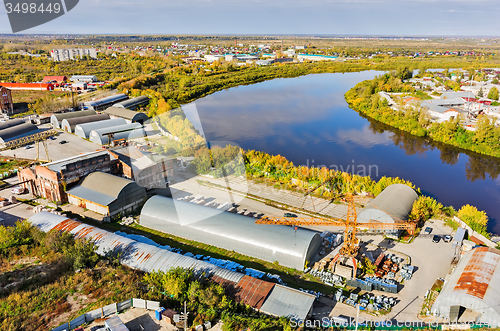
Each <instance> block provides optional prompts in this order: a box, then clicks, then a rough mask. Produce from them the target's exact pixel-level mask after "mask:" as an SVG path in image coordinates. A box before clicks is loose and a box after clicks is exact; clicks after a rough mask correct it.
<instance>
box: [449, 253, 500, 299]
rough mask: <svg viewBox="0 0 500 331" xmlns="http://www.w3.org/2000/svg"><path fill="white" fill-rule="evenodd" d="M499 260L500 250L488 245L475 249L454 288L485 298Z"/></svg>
mask: <svg viewBox="0 0 500 331" xmlns="http://www.w3.org/2000/svg"><path fill="white" fill-rule="evenodd" d="M499 261H500V251H498V250H496V249H492V248H488V247H478V248H476V249H474V251H473V254H472V257H471V258H470V260H469V262H468V263H467V265H466V266H465V269H464V271H463V272H462V275H461V276H460V278H459V279H458V282H457V285H455V288H454V289H453V290H454V291H462V292H465V293H467V294H468V295H472V296H475V297H477V298H479V299H483V298H484V295H485V294H486V290H487V289H488V286H489V285H490V282H491V278H492V277H493V273H494V272H495V270H496V268H497V265H498V262H499Z"/></svg>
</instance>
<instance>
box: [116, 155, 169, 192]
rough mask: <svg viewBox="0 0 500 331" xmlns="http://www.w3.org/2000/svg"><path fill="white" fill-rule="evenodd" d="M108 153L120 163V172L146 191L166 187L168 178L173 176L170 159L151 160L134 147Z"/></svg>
mask: <svg viewBox="0 0 500 331" xmlns="http://www.w3.org/2000/svg"><path fill="white" fill-rule="evenodd" d="M109 152H110V153H111V154H112V155H113V156H114V157H116V158H117V159H118V160H119V161H120V167H121V169H120V172H121V173H122V174H123V175H124V176H125V177H127V178H129V179H131V180H133V181H135V182H136V183H137V184H139V185H140V186H142V187H144V188H146V189H150V188H164V187H167V180H168V178H169V177H170V178H173V176H174V162H173V160H172V159H171V158H168V157H161V158H160V159H159V160H153V159H152V158H150V157H149V156H146V155H144V154H143V153H142V152H141V151H140V150H139V149H138V148H137V147H135V146H127V147H120V148H115V149H113V150H109Z"/></svg>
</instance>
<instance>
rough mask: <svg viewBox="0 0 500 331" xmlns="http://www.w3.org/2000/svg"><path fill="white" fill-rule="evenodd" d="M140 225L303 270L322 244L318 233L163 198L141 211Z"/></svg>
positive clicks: (153, 201) (160, 197)
mask: <svg viewBox="0 0 500 331" xmlns="http://www.w3.org/2000/svg"><path fill="white" fill-rule="evenodd" d="M140 222H141V224H142V225H143V226H147V227H150V228H153V229H155V230H159V231H162V232H166V233H170V234H173V235H176V236H179V237H182V238H187V239H190V240H195V241H198V242H202V243H205V244H208V245H212V246H216V247H221V248H224V249H227V250H230V251H236V252H238V253H240V254H244V255H247V256H252V257H256V258H259V259H262V260H264V261H269V262H275V261H278V263H279V264H280V265H282V266H286V267H290V268H295V269H298V270H303V269H304V265H305V263H306V260H310V259H311V258H312V257H313V256H314V255H315V254H316V252H317V250H318V249H319V246H320V245H321V237H320V236H319V234H318V232H316V231H312V230H307V229H303V228H299V229H297V231H295V230H294V228H293V227H290V226H283V225H267V224H255V219H253V218H250V217H246V216H242V215H236V214H233V213H228V212H221V211H220V210H215V209H212V208H208V207H203V206H199V205H196V204H192V203H189V202H184V201H178V200H173V199H170V198H165V197H162V196H154V197H152V198H150V199H149V200H148V201H147V202H146V204H145V205H144V207H143V208H142V211H141V218H140Z"/></svg>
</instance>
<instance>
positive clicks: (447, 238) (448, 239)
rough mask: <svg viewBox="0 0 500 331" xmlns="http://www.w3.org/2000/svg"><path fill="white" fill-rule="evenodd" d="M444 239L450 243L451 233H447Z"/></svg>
mask: <svg viewBox="0 0 500 331" xmlns="http://www.w3.org/2000/svg"><path fill="white" fill-rule="evenodd" d="M443 241H444V242H445V243H449V242H450V241H451V236H450V235H449V234H447V235H446V236H444V237H443Z"/></svg>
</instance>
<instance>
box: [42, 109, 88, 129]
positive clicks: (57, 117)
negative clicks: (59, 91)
mask: <svg viewBox="0 0 500 331" xmlns="http://www.w3.org/2000/svg"><path fill="white" fill-rule="evenodd" d="M95 114H96V112H95V111H94V110H91V109H87V110H79V111H72V112H69V113H62V114H53V115H52V116H50V123H51V124H52V127H54V128H57V129H60V128H61V125H62V123H61V122H62V121H63V120H64V119H68V118H76V117H83V116H89V115H95Z"/></svg>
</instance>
